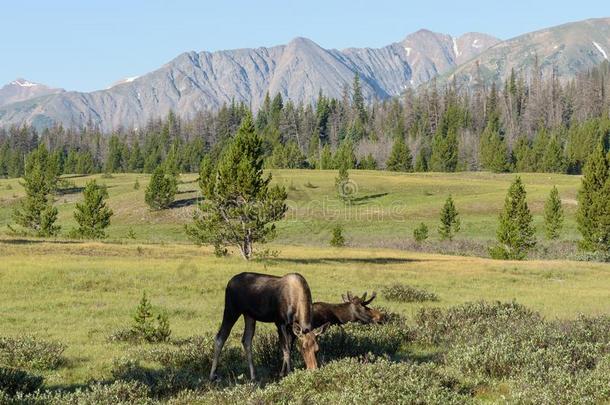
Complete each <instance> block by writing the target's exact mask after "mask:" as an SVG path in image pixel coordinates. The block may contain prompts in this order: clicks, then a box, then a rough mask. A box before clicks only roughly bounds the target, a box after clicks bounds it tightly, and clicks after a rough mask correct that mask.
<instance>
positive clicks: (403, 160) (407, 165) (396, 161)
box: [386, 136, 412, 172]
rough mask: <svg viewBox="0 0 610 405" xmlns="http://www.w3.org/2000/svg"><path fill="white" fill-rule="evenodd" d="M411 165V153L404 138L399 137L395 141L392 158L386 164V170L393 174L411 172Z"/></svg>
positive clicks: (391, 153)
mask: <svg viewBox="0 0 610 405" xmlns="http://www.w3.org/2000/svg"><path fill="white" fill-rule="evenodd" d="M411 164H412V159H411V152H409V148H408V147H407V144H406V143H405V140H404V139H403V137H402V136H399V137H398V138H396V141H394V145H393V146H392V151H391V152H390V157H389V158H388V161H387V162H386V168H387V169H388V170H390V171H393V172H410V171H411V170H412V167H411Z"/></svg>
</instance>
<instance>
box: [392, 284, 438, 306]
mask: <svg viewBox="0 0 610 405" xmlns="http://www.w3.org/2000/svg"><path fill="white" fill-rule="evenodd" d="M381 294H382V295H383V298H385V299H386V300H388V301H398V302H425V301H438V296H437V295H436V294H434V293H432V292H429V291H426V290H422V289H419V288H415V287H412V286H410V285H406V284H399V283H397V284H392V285H390V286H385V287H383V288H382V289H381Z"/></svg>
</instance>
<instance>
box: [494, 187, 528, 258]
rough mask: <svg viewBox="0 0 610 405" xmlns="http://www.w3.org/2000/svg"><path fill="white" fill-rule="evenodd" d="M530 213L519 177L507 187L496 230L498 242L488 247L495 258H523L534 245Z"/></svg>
mask: <svg viewBox="0 0 610 405" xmlns="http://www.w3.org/2000/svg"><path fill="white" fill-rule="evenodd" d="M532 222H533V218H532V214H531V212H530V210H529V207H528V206H527V200H526V192H525V188H524V187H523V183H522V182H521V177H518V176H517V178H516V179H515V181H514V182H513V183H512V184H511V186H510V188H509V189H508V194H507V195H506V200H505V201H504V210H503V211H502V213H501V214H500V224H499V226H498V230H497V232H496V236H497V239H498V244H497V245H495V246H494V247H492V248H491V249H490V255H491V256H492V257H493V258H495V259H511V260H523V259H525V257H526V256H527V253H528V251H529V250H531V249H532V248H533V247H534V246H536V236H535V229H534V226H533V224H532Z"/></svg>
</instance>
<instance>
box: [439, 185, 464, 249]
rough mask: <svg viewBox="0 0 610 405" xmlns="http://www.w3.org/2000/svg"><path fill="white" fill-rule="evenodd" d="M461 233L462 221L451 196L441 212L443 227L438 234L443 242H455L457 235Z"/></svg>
mask: <svg viewBox="0 0 610 405" xmlns="http://www.w3.org/2000/svg"><path fill="white" fill-rule="evenodd" d="M459 231H460V219H459V214H458V211H457V209H456V208H455V204H454V203H453V199H452V198H451V195H450V196H449V197H447V200H446V201H445V205H443V209H442V210H441V225H440V226H439V228H438V233H439V235H440V237H441V240H445V239H448V240H453V237H454V236H455V234H456V233H458V232H459Z"/></svg>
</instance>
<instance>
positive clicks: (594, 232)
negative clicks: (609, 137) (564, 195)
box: [576, 142, 610, 252]
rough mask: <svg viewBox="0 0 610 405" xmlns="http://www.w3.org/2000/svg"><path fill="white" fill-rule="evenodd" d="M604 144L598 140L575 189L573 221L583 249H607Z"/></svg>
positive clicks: (608, 173) (609, 173) (609, 172)
mask: <svg viewBox="0 0 610 405" xmlns="http://www.w3.org/2000/svg"><path fill="white" fill-rule="evenodd" d="M609 166H610V164H609V162H608V158H607V156H606V151H605V149H604V145H603V143H601V142H600V143H599V144H598V145H597V148H595V151H594V152H593V154H592V156H591V157H590V158H589V159H588V160H587V163H586V164H585V167H584V169H583V177H582V183H581V186H580V190H579V191H578V211H577V213H576V222H577V224H578V230H579V231H580V233H581V234H582V237H583V239H582V240H581V242H580V246H581V248H582V249H584V250H587V251H591V252H594V251H608V250H609V247H610V244H607V242H605V240H606V238H607V235H608V233H610V229H609V228H608V227H607V218H606V215H607V212H606V210H607V203H608V201H610V188H609V187H610V186H609V183H610V179H609V178H610V169H609Z"/></svg>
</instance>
